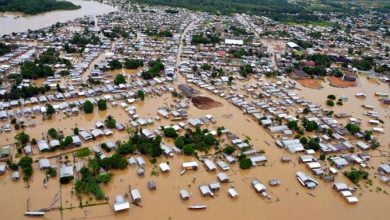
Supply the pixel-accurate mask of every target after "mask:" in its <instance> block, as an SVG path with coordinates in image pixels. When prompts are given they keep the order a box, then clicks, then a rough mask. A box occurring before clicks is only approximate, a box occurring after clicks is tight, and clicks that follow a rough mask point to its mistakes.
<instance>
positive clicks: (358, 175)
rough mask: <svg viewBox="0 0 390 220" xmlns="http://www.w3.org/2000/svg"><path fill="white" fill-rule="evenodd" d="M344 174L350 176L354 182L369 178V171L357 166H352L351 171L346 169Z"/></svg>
mask: <svg viewBox="0 0 390 220" xmlns="http://www.w3.org/2000/svg"><path fill="white" fill-rule="evenodd" d="M344 175H345V176H346V177H348V179H349V180H351V181H352V182H353V183H354V184H358V183H359V181H360V180H361V179H367V178H368V173H367V171H364V170H357V169H355V168H351V171H345V172H344Z"/></svg>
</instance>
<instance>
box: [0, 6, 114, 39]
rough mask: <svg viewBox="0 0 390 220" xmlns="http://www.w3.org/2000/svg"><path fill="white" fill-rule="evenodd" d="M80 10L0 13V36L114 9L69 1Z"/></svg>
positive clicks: (104, 12)
mask: <svg viewBox="0 0 390 220" xmlns="http://www.w3.org/2000/svg"><path fill="white" fill-rule="evenodd" d="M69 2H72V3H73V4H75V5H79V6H80V7H81V8H79V9H76V10H70V11H69V10H57V11H51V12H46V13H41V14H37V15H32V16H29V15H26V16H24V15H23V14H22V13H18V12H16V13H9V12H2V13H0V27H1V28H0V35H4V34H11V33H13V32H24V31H27V30H36V29H39V28H44V27H48V26H50V25H53V24H55V23H57V22H66V21H69V20H73V19H76V18H80V17H84V16H96V15H101V14H106V13H109V12H112V11H115V10H116V9H115V8H114V7H112V6H110V5H106V4H102V3H99V2H96V1H83V0H69Z"/></svg>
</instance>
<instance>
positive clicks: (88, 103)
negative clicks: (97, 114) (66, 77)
mask: <svg viewBox="0 0 390 220" xmlns="http://www.w3.org/2000/svg"><path fill="white" fill-rule="evenodd" d="M83 109H84V112H85V113H86V114H90V113H93V104H92V102H91V101H89V100H87V101H85V102H84V105H83Z"/></svg>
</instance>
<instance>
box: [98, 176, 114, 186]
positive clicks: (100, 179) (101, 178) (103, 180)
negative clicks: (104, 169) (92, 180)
mask: <svg viewBox="0 0 390 220" xmlns="http://www.w3.org/2000/svg"><path fill="white" fill-rule="evenodd" d="M111 179H112V174H111V173H103V174H100V175H99V176H97V180H98V182H99V183H103V184H107V183H109V182H110V181H111Z"/></svg>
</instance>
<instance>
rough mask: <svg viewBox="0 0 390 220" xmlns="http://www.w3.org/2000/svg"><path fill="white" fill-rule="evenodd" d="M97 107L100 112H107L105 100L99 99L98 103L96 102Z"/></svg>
mask: <svg viewBox="0 0 390 220" xmlns="http://www.w3.org/2000/svg"><path fill="white" fill-rule="evenodd" d="M97 105H98V109H99V110H100V111H104V110H107V102H106V100H104V99H99V101H98V102H97Z"/></svg>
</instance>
